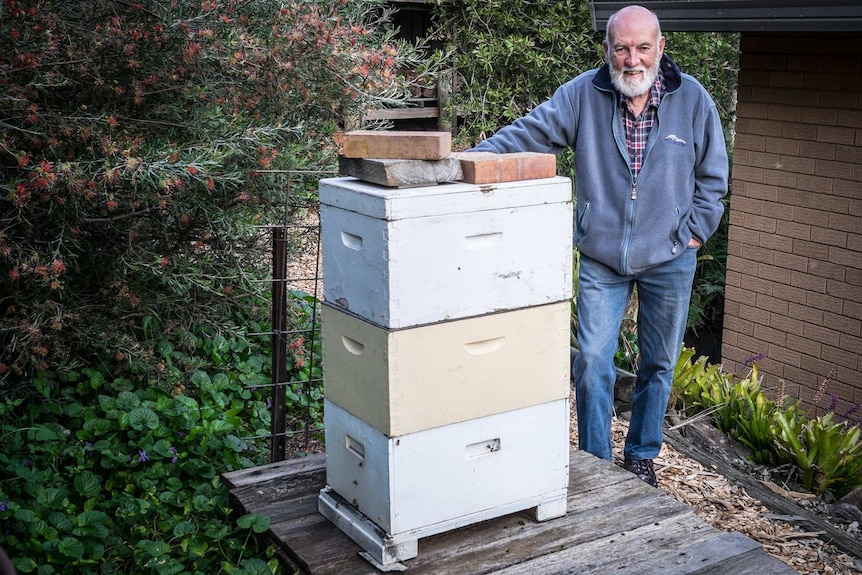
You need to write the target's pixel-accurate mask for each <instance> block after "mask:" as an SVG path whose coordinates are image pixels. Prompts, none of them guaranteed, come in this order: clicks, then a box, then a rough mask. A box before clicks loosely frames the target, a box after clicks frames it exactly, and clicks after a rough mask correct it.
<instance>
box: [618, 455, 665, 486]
mask: <svg viewBox="0 0 862 575" xmlns="http://www.w3.org/2000/svg"><path fill="white" fill-rule="evenodd" d="M623 469H625V470H626V471H631V472H632V473H634V474H635V475H637V476H638V479H640V480H641V481H643V482H644V483H646V484H647V485H652V486H653V487H658V480H657V479H656V478H655V469H653V466H652V459H638V460H637V461H632V460H631V459H626V460H625V462H624V463H623Z"/></svg>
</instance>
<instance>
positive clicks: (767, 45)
mask: <svg viewBox="0 0 862 575" xmlns="http://www.w3.org/2000/svg"><path fill="white" fill-rule="evenodd" d="M741 48H742V53H741V60H740V73H739V105H738V109H737V122H736V136H735V141H734V155H733V173H732V193H731V200H730V236H729V245H728V258H727V290H726V301H725V310H724V312H725V319H724V334H723V345H722V359H723V363H724V367H725V369H726V370H727V371H729V372H732V373H735V374H737V375H746V374H747V372H748V370H749V368H748V367H747V366H746V360H747V359H749V358H751V357H752V356H755V355H757V354H766V357H765V358H762V359H760V360H758V366H759V368H760V370H761V373H762V374H763V375H764V387H765V388H766V389H767V390H775V389H777V388H778V386H779V382H780V381H781V380H783V381H784V383H785V386H786V387H785V388H786V390H787V392H788V393H789V394H790V395H792V396H795V397H798V398H800V399H801V400H802V401H803V403H804V405H805V406H806V407H807V408H808V409H809V410H810V411H811V412H812V413H820V412H822V411H824V409H825V408H826V407H827V406H828V405H829V400H830V397H829V394H830V393H835V394H836V395H837V396H838V399H839V403H838V409H837V410H836V411H838V412H839V413H841V412H842V411H844V410H847V409H848V408H850V407H851V406H852V405H854V404H859V403H862V359H860V354H862V34H846V35H836V34H829V35H822V34H766V33H758V34H744V35H743V37H742V41H741ZM830 373H834V379H833V381H832V382H831V384H830V385H829V386H828V387H827V389H826V394H825V396H824V397H823V398H822V399H820V400H819V401H815V400H816V396H817V392H818V388H819V387H820V385H821V382H822V381H823V380H824V378H826V377H827V376H828V375H829V374H830Z"/></svg>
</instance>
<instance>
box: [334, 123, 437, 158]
mask: <svg viewBox="0 0 862 575" xmlns="http://www.w3.org/2000/svg"><path fill="white" fill-rule="evenodd" d="M342 146H343V151H342V154H343V155H344V157H345V158H394V159H401V160H442V159H443V158H445V157H446V156H448V155H450V154H451V153H452V134H451V133H449V132H422V131H383V130H354V131H352V132H347V133H345V134H344V136H343V138H342Z"/></svg>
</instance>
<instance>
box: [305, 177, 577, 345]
mask: <svg viewBox="0 0 862 575" xmlns="http://www.w3.org/2000/svg"><path fill="white" fill-rule="evenodd" d="M319 194H320V221H321V234H322V244H323V247H322V250H323V295H324V299H325V300H326V301H327V302H329V303H330V304H333V305H337V306H340V307H342V308H344V309H346V310H349V311H350V312H351V313H354V314H356V315H358V316H360V317H363V318H365V319H367V320H369V321H371V322H373V323H375V324H377V325H380V326H382V327H386V328H389V329H400V328H405V327H412V326H416V325H423V324H430V323H435V322H440V321H445V320H451V319H459V318H466V317H472V316H479V315H483V314H487V313H493V312H497V311H502V310H512V309H517V308H522V307H527V306H534V305H542V304H545V303H551V302H559V301H563V300H568V299H569V298H571V295H572V225H573V223H572V190H571V183H570V180H569V179H568V178H561V177H553V178H544V179H537V180H528V181H518V182H507V183H498V184H487V185H475V184H467V183H461V182H455V183H446V184H440V185H435V186H426V187H419V188H388V187H383V186H379V185H376V184H371V183H367V182H363V181H361V180H358V179H355V178H351V177H346V178H329V179H323V180H321V181H320V184H319Z"/></svg>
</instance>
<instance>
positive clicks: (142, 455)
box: [138, 449, 150, 463]
mask: <svg viewBox="0 0 862 575" xmlns="http://www.w3.org/2000/svg"><path fill="white" fill-rule="evenodd" d="M149 460H150V458H149V457H147V452H146V450H144V449H139V450H138V463H144V462H147V461H149Z"/></svg>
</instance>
